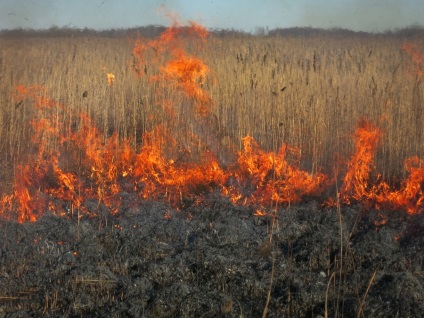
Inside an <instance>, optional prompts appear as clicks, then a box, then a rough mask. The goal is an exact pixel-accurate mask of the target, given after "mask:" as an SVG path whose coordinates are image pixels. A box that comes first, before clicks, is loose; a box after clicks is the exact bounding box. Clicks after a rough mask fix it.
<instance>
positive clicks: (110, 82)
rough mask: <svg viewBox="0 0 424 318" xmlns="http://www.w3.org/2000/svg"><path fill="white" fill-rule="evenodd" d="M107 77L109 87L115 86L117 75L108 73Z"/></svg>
mask: <svg viewBox="0 0 424 318" xmlns="http://www.w3.org/2000/svg"><path fill="white" fill-rule="evenodd" d="M106 76H107V83H108V85H109V86H111V85H113V83H114V82H115V75H114V74H113V73H107V74H106Z"/></svg>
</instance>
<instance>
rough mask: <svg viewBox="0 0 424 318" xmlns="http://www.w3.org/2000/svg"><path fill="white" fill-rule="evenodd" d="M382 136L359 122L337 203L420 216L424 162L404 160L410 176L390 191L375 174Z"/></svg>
mask: <svg viewBox="0 0 424 318" xmlns="http://www.w3.org/2000/svg"><path fill="white" fill-rule="evenodd" d="M380 137H381V132H380V130H379V129H378V127H377V126H376V125H374V124H373V123H371V122H367V121H362V122H361V123H360V125H359V126H358V128H357V130H356V132H355V146H356V147H355V154H354V155H353V156H352V157H351V159H350V161H349V163H348V171H347V173H346V175H345V177H344V179H343V186H342V188H341V190H340V201H341V202H342V203H345V204H350V203H351V201H352V200H353V201H356V202H361V203H363V204H365V205H366V206H370V207H373V208H377V209H379V208H385V209H392V210H397V209H399V210H406V211H407V212H408V213H411V214H412V213H420V212H422V211H423V208H424V188H423V186H424V161H423V160H421V159H419V158H418V157H416V156H414V157H412V158H408V159H406V160H405V170H406V171H407V172H408V173H409V176H408V178H407V179H406V180H404V181H403V182H402V185H401V187H400V189H398V190H397V189H393V188H391V187H390V186H389V185H388V183H387V182H385V181H384V180H381V176H380V175H379V174H378V173H375V177H374V178H372V177H371V175H372V172H374V170H375V164H374V156H375V152H376V149H377V145H378V141H379V139H380Z"/></svg>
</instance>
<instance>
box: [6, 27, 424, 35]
mask: <svg viewBox="0 0 424 318" xmlns="http://www.w3.org/2000/svg"><path fill="white" fill-rule="evenodd" d="M182 28H184V26H182ZM165 29H166V27H165V26H163V25H147V26H142V27H134V28H126V29H123V28H122V29H107V30H95V29H90V28H83V29H78V28H71V27H58V26H52V27H50V28H49V29H43V30H34V29H22V28H18V29H12V30H0V37H3V38H20V37H46V38H51V37H68V38H73V37H106V38H120V37H137V36H142V37H146V38H154V37H156V36H158V35H159V34H161V33H162V32H163V31H164V30H165ZM209 31H210V32H211V33H212V34H214V35H215V36H217V37H250V36H283V37H318V36H323V35H332V36H340V37H346V36H361V37H363V36H376V35H385V36H387V35H389V36H395V37H408V38H409V37H424V27H422V26H419V25H412V26H409V27H406V28H401V29H394V30H387V31H384V32H380V33H372V32H362V31H352V30H348V29H342V28H331V29H321V28H312V27H292V28H276V29H272V30H269V29H268V28H267V27H266V28H265V27H256V28H255V31H254V32H252V33H250V32H246V31H242V30H236V29H210V30H209Z"/></svg>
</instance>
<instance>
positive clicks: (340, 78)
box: [0, 32, 424, 191]
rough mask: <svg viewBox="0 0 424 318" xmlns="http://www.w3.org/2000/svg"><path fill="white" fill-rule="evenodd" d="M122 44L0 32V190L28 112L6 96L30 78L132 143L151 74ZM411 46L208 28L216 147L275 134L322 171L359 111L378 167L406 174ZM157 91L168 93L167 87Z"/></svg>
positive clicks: (412, 104)
mask: <svg viewBox="0 0 424 318" xmlns="http://www.w3.org/2000/svg"><path fill="white" fill-rule="evenodd" d="M133 46H134V41H132V40H131V39H128V38H126V37H110V38H108V37H95V36H87V37H81V36H80V37H60V36H58V37H52V36H50V37H37V36H32V37H18V38H11V37H3V38H0V48H1V50H0V78H1V81H0V103H1V108H0V128H1V130H0V162H1V165H2V169H1V170H2V173H1V174H2V176H1V177H2V184H1V185H2V190H3V191H8V190H10V189H11V186H12V181H13V173H14V165H15V163H16V162H17V161H18V160H19V159H18V158H19V157H20V156H21V155H22V154H24V153H25V152H26V151H27V149H28V147H29V144H30V143H31V140H30V135H31V129H30V126H29V124H28V123H29V121H30V120H31V119H32V116H34V110H33V107H32V106H31V103H29V102H27V101H25V100H19V96H16V93H15V92H16V90H15V88H16V86H18V85H24V86H26V87H30V86H37V85H41V86H42V87H44V88H45V92H46V95H48V96H49V97H50V98H51V99H53V100H56V101H57V102H59V103H60V104H62V105H64V107H65V109H66V111H65V117H64V119H65V120H66V118H67V116H68V117H69V118H71V117H72V115H73V114H75V113H78V112H79V111H81V110H83V111H87V112H88V113H89V114H90V115H91V116H92V118H93V119H94V121H95V123H96V125H97V127H99V128H100V129H101V131H103V133H104V138H106V137H108V136H110V135H111V134H112V132H118V134H119V136H120V137H122V138H130V139H131V143H132V144H131V145H132V147H134V148H136V147H138V146H139V145H140V143H141V137H142V134H143V132H145V131H149V130H151V129H153V128H154V127H155V126H156V125H157V124H160V123H162V122H164V116H166V114H164V113H163V111H161V110H160V107H158V103H160V102H161V100H158V94H157V89H158V88H157V86H158V85H159V84H158V83H156V82H152V81H151V80H149V77H148V76H141V77H137V76H136V75H135V72H134V70H133V68H132V63H133V58H132V55H131V53H132V49H133ZM408 47H409V48H410V49H409V51H408V49H407V48H408ZM411 48H412V49H411ZM420 52H424V41H423V40H422V38H419V37H410V38H405V37H402V36H395V35H364V34H358V35H355V34H352V33H349V34H347V35H346V34H345V35H343V34H339V33H337V32H333V33H322V34H318V35H317V36H290V35H285V36H278V35H268V36H250V35H243V34H237V33H236V34H233V33H230V32H229V33H228V35H226V36H222V35H221V36H216V37H214V36H213V35H211V36H210V37H209V38H208V42H207V44H206V45H205V46H203V47H202V49H201V50H200V51H198V52H196V54H197V55H198V56H199V57H200V58H201V59H202V60H203V61H204V62H205V64H206V65H208V66H209V68H210V72H211V73H210V74H211V76H209V78H208V79H207V80H206V82H205V83H204V86H203V88H204V89H205V90H206V91H207V92H209V93H210V95H211V97H212V99H213V101H214V107H213V109H212V112H213V115H214V117H215V118H216V119H217V121H216V123H217V125H218V126H219V127H218V131H219V133H218V134H219V138H220V141H221V142H222V145H227V146H228V145H231V147H232V148H234V151H237V150H239V149H240V148H241V146H242V143H241V140H242V138H243V137H245V136H247V135H249V136H252V137H253V138H254V139H255V140H256V141H257V142H258V143H259V144H260V145H261V147H262V148H263V149H266V150H274V151H275V150H277V149H278V148H279V147H280V146H281V143H282V142H286V143H288V144H290V145H293V146H298V147H299V148H300V149H301V161H300V166H301V168H302V169H305V170H307V171H309V172H311V173H315V172H316V171H318V170H322V171H324V172H326V173H329V174H330V175H333V174H334V170H335V169H339V166H341V165H342V164H344V163H345V162H346V161H347V160H348V158H349V156H350V155H351V153H352V150H353V142H352V134H353V132H354V130H355V127H356V125H357V123H358V120H360V119H361V118H366V119H369V120H372V121H374V122H375V123H376V124H377V125H378V126H379V127H380V128H381V130H382V132H383V137H382V139H381V141H380V146H379V148H378V149H379V150H378V154H377V158H376V163H377V170H378V171H379V172H380V173H381V174H382V176H383V177H384V178H385V179H388V180H390V181H395V180H398V179H403V178H404V176H405V171H404V167H403V161H404V160H405V159H406V158H408V157H411V156H414V155H418V156H419V157H420V158H424V147H423V136H424V126H423V124H422V123H423V119H424V114H423V89H424V88H423V83H422V80H421V76H422V75H421V73H420V72H422V70H421V60H420V58H421V56H420ZM414 54H415V57H414ZM156 64H157V63H153V62H152V63H151V64H149V63H146V69H145V72H146V73H147V74H148V75H149V74H153V73H154V72H155V71H156V70H155V68H157V66H156ZM108 73H113V74H114V75H115V78H114V83H113V85H108V81H107V74H108ZM162 94H163V96H167V98H172V94H173V91H172V87H171V88H169V87H168V88H163V92H162ZM180 115H181V116H190V114H180ZM175 129H178V127H177V126H175Z"/></svg>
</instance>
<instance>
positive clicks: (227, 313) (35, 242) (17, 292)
mask: <svg viewBox="0 0 424 318" xmlns="http://www.w3.org/2000/svg"><path fill="white" fill-rule="evenodd" d="M135 201H136V200H134V198H132V197H131V195H128V194H123V199H122V202H123V203H122V206H121V208H120V211H119V212H118V214H117V215H115V216H113V217H112V216H110V215H109V214H108V211H107V208H105V207H103V206H97V202H90V201H89V202H86V203H85V205H86V207H87V208H88V209H92V210H93V211H94V210H96V211H98V213H99V216H98V217H94V218H88V217H82V218H80V221H79V222H78V220H77V217H76V216H74V217H73V218H72V217H70V218H60V217H57V216H53V215H49V214H46V215H45V216H43V217H42V218H40V219H39V220H38V221H37V222H35V223H25V224H18V223H15V222H11V221H4V220H3V221H0V260H1V263H0V317H40V316H43V317H262V315H263V312H264V310H265V309H267V317H325V316H326V315H328V317H373V318H376V317H422V315H423V313H424V253H423V249H424V215H422V214H421V215H407V214H406V213H404V212H389V211H373V210H371V211H365V210H364V209H361V207H359V206H355V207H346V206H343V207H341V209H340V210H341V213H339V212H338V209H337V208H335V207H334V208H328V207H327V208H322V207H321V206H320V204H319V203H317V202H316V201H312V200H311V201H310V202H306V203H302V204H300V205H297V206H291V207H285V208H281V209H279V210H278V212H277V213H276V215H277V217H275V218H272V217H271V216H261V217H258V216H253V212H254V211H253V209H252V208H249V207H238V206H234V205H232V204H231V203H230V202H229V201H228V200H226V199H224V198H222V197H219V196H215V195H210V197H208V198H207V199H205V200H204V201H203V203H202V204H199V205H194V204H193V205H191V206H190V207H187V208H185V209H184V210H182V211H176V210H175V209H172V208H169V207H168V206H167V205H166V204H163V203H158V202H139V203H137V204H134V202H135ZM131 202H133V203H131ZM165 215H166V216H168V217H164V216H165ZM268 293H270V297H269V303H268V305H267V296H268Z"/></svg>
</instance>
